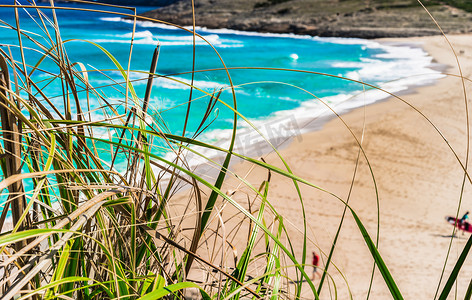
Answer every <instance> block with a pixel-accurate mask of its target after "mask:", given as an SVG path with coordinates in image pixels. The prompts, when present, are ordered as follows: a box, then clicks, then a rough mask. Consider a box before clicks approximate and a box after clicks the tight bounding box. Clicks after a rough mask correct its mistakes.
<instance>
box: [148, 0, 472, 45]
mask: <svg viewBox="0 0 472 300" xmlns="http://www.w3.org/2000/svg"><path fill="white" fill-rule="evenodd" d="M425 2H428V1H425ZM195 3H196V6H195V14H196V25H197V26H201V27H207V28H229V29H236V30H245V31H258V32H273V33H294V34H302V35H306V34H308V35H317V36H334V37H359V38H368V39H370V38H381V37H409V36H425V35H436V34H440V30H439V29H438V28H437V27H436V25H435V24H434V22H433V21H432V20H431V18H430V16H429V15H428V14H427V12H426V11H424V9H423V8H422V7H421V6H420V5H419V4H417V2H416V1H405V0H391V1H389V2H388V3H389V4H388V5H386V4H385V3H386V2H385V1H380V0H379V1H361V0H342V1H341V0H281V1H277V0H274V1H272V0H265V1H261V3H264V5H255V3H259V2H256V1H253V0H219V1H216V2H215V1H214V0H196V1H195ZM428 3H429V2H428ZM428 10H429V11H430V12H431V13H432V14H433V16H434V17H435V19H436V20H437V21H438V23H439V24H441V27H442V29H443V30H444V31H445V32H446V33H461V32H471V31H472V23H471V22H470V18H471V17H472V14H471V13H468V12H465V11H463V10H461V9H458V8H454V7H450V6H446V5H439V4H437V5H436V4H435V5H430V6H428ZM143 16H146V17H149V18H154V19H158V20H162V21H166V22H170V23H174V24H177V25H181V26H189V25H192V8H191V1H190V0H181V1H179V2H176V3H174V4H171V5H169V6H166V7H162V8H159V9H156V10H153V11H149V12H146V13H144V14H143Z"/></svg>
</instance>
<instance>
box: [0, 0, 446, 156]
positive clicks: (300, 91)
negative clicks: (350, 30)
mask: <svg viewBox="0 0 472 300" xmlns="http://www.w3.org/2000/svg"><path fill="white" fill-rule="evenodd" d="M0 4H11V1H5V0H0ZM58 6H59V5H58ZM60 6H62V7H67V8H72V9H75V8H85V9H107V10H110V8H105V7H99V6H94V5H83V4H81V5H79V4H63V3H61V4H60ZM147 9H150V8H146V7H141V8H139V11H138V12H140V11H145V10H147ZM114 11H116V12H123V13H127V12H129V11H126V10H119V9H114ZM43 13H44V14H45V15H46V16H48V17H50V18H51V17H52V14H51V11H50V10H47V9H45V10H43ZM56 13H57V18H58V22H59V26H60V27H59V28H60V32H61V36H62V39H63V40H64V41H66V43H65V48H66V50H67V55H68V58H69V60H70V61H71V62H82V63H83V64H85V67H86V68H87V69H88V70H89V71H90V72H89V79H90V82H91V83H92V85H94V86H107V85H111V84H114V83H115V82H121V81H123V77H121V75H120V72H118V71H116V70H114V71H113V70H111V71H103V72H94V71H93V70H96V69H100V70H104V69H116V66H115V65H114V64H113V63H112V61H111V60H110V59H109V57H108V56H107V55H106V54H105V53H104V52H103V51H102V50H100V49H99V48H98V47H97V46H96V45H93V44H91V43H88V42H85V41H82V40H87V41H90V42H93V43H96V44H98V45H100V46H101V47H103V48H105V49H106V50H107V51H109V52H110V53H111V54H112V55H113V56H114V57H115V58H116V59H117V60H118V62H119V63H120V64H121V65H122V66H123V67H124V68H125V69H126V68H127V66H128V57H129V53H130V45H131V37H132V30H133V24H132V22H131V21H129V20H124V19H122V18H120V16H118V15H113V14H106V13H98V12H83V11H75V10H57V11H56ZM0 19H1V20H3V21H4V22H6V23H8V24H10V25H13V26H15V17H14V11H13V9H12V8H5V7H3V8H1V7H0ZM38 21H39V18H38V16H37V12H36V11H35V10H32V9H28V10H26V11H25V10H21V9H20V26H21V28H22V29H23V30H26V31H28V32H31V33H34V35H35V38H36V39H39V40H42V41H43V42H44V44H48V41H47V38H46V36H47V35H46V33H45V32H42V31H41V30H40V29H39V27H38V24H37V23H36V22H38ZM7 27H8V26H2V27H0V36H1V44H2V46H1V48H2V49H3V50H4V51H6V52H8V51H11V52H12V53H13V56H14V57H15V58H16V60H18V61H20V60H21V56H20V53H19V51H18V47H17V45H18V37H17V32H16V31H15V30H12V29H9V28H7ZM197 31H198V33H199V34H201V35H202V36H204V37H205V39H207V40H208V41H209V42H211V43H212V45H213V46H214V47H215V49H216V50H217V51H218V53H219V55H220V56H221V58H222V60H223V61H224V63H225V64H226V66H227V67H228V68H235V67H257V68H286V69H296V70H306V71H313V72H320V73H327V74H332V75H335V76H342V77H345V78H348V79H353V80H362V81H364V82H367V83H370V84H373V85H376V86H380V87H382V88H385V89H387V90H388V91H390V92H393V93H395V92H399V91H401V90H404V89H406V88H408V86H411V85H416V84H427V83H429V82H431V81H432V80H434V79H435V78H438V76H439V74H438V72H436V71H433V70H431V69H430V68H429V66H430V64H431V57H429V56H428V55H427V54H426V53H425V52H424V51H422V50H421V49H420V48H417V47H411V46H408V45H403V46H398V45H397V46H392V45H385V44H379V43H377V42H375V41H367V40H361V39H342V38H318V37H308V36H294V35H288V34H287V35H280V34H279V35H277V34H259V33H247V32H235V31H231V30H226V29H219V30H207V29H204V28H198V30H197ZM49 32H50V33H52V32H53V31H52V30H49ZM192 39H193V37H192V35H191V34H190V33H188V32H185V31H183V30H180V29H175V28H173V27H170V26H166V25H161V24H157V23H150V22H138V24H137V26H136V30H135V35H134V43H133V47H132V56H131V70H133V71H136V72H132V73H131V74H130V77H131V79H133V80H139V79H141V78H146V77H147V76H146V75H145V74H143V73H139V71H141V72H146V71H148V70H149V66H150V63H151V58H152V54H153V51H154V49H155V48H156V46H157V45H158V44H159V45H160V55H159V61H158V65H157V73H158V74H160V75H171V76H169V78H159V79H157V80H155V81H154V85H153V91H152V94H151V102H150V109H149V112H148V113H149V115H150V116H151V117H154V118H155V119H157V118H161V119H162V120H163V121H162V122H161V128H162V130H164V131H169V132H172V133H174V134H181V133H182V130H183V121H184V119H185V114H186V110H187V106H186V103H187V102H188V101H189V97H190V87H189V86H188V85H186V84H185V83H187V84H189V83H190V79H191V76H190V75H189V74H188V72H190V71H191V70H192V49H193V48H192V45H193V41H192ZM22 41H23V43H24V46H25V47H27V50H25V54H26V62H27V64H29V65H34V64H35V63H36V62H37V61H38V59H39V58H40V56H41V53H43V52H44V50H41V49H39V48H38V46H37V45H34V44H33V43H31V42H29V41H28V40H27V39H25V38H23V39H22ZM8 46H9V47H8ZM222 67H223V64H222V62H221V61H220V59H219V57H218V56H217V54H216V52H215V51H214V50H213V49H212V48H211V47H210V46H209V45H208V44H206V43H205V42H204V41H202V40H201V39H198V38H197V40H196V61H195V69H196V70H207V69H215V68H216V69H218V68H222ZM41 68H42V70H43V72H36V73H35V74H34V76H33V77H35V79H36V80H46V79H48V78H50V77H51V74H58V73H59V71H58V68H57V66H56V65H55V64H54V63H53V62H51V61H49V60H48V59H46V60H45V61H44V62H42V64H41ZM182 73H187V74H182ZM229 73H230V75H231V79H232V81H233V84H234V85H235V86H237V88H236V90H235V91H236V99H237V105H238V111H239V112H240V113H241V114H243V115H244V116H245V117H247V118H248V119H250V120H251V122H254V124H256V125H257V126H258V127H259V128H261V131H262V133H263V134H265V135H266V136H267V137H268V138H269V139H270V140H271V141H272V142H273V143H274V144H275V145H278V144H279V141H283V140H285V138H287V137H289V136H291V135H294V134H299V133H303V132H305V131H308V130H313V129H314V128H316V126H314V125H313V122H312V121H313V120H315V119H319V118H321V117H322V116H326V115H329V114H332V113H330V112H329V110H328V109H327V107H326V106H325V104H323V103H322V102H321V101H323V102H324V103H326V104H328V105H329V106H330V107H331V108H332V109H334V110H335V111H336V112H339V113H341V112H344V111H346V110H347V109H351V108H354V107H358V106H361V105H365V104H369V103H372V102H375V101H378V100H380V99H383V98H385V97H386V96H387V95H386V94H385V93H382V92H378V91H370V92H367V93H362V91H363V90H365V87H363V86H362V85H361V84H359V83H356V82H353V81H349V80H343V79H339V78H331V77H328V76H323V75H315V74H307V73H300V72H290V71H274V70H251V69H244V70H235V69H231V70H230V71H229ZM174 74H177V75H174ZM46 82H47V81H44V89H43V91H44V92H45V93H46V94H48V95H49V96H51V95H60V94H61V86H60V83H59V81H55V82H52V83H48V84H46ZM239 85H241V86H239ZM133 86H134V88H135V89H136V92H137V95H138V96H139V97H143V96H144V91H145V86H146V81H145V80H142V81H136V82H134V83H133ZM194 86H195V87H196V88H198V89H200V90H202V91H205V92H208V93H212V92H214V91H218V90H219V89H225V88H227V87H228V86H229V79H228V76H227V74H226V73H225V72H224V71H221V70H219V71H205V72H198V73H196V74H195V78H194ZM123 91H124V89H119V90H116V89H114V88H110V87H103V88H102V93H103V95H104V96H105V98H106V99H107V100H108V102H109V103H110V104H112V105H113V106H114V107H115V109H116V110H117V112H119V113H124V112H125V103H124V100H123V99H124V96H123ZM81 95H83V97H84V98H83V99H81V101H83V102H84V106H85V103H86V97H85V93H82V94H81ZM202 96H205V94H204V93H203V92H201V91H198V90H196V89H194V90H193V94H192V100H193V101H192V106H191V111H190V118H189V124H188V128H187V131H186V135H187V136H193V135H194V133H195V131H196V130H197V128H198V126H199V124H200V122H201V119H202V115H203V114H204V112H205V110H206V109H207V106H208V101H209V97H202ZM53 99H55V100H54V101H55V102H54V104H55V105H57V106H58V107H62V108H63V100H62V98H61V97H57V98H53ZM220 99H221V100H222V101H224V102H225V103H227V104H229V105H230V106H232V105H233V99H232V94H231V93H230V92H229V91H228V90H227V89H226V90H225V91H223V92H222V94H221V97H220ZM102 105H103V103H102V102H101V101H99V100H98V99H95V98H92V99H90V109H91V112H90V116H91V118H92V119H93V120H100V119H103V118H105V116H104V113H103V112H102V111H101V110H99V108H100V107H101V106H102ZM232 118H233V112H232V111H231V110H230V109H228V108H227V107H226V106H225V105H224V104H222V103H217V104H216V106H215V109H214V110H213V112H212V114H211V115H210V120H209V121H208V122H207V123H206V124H205V125H208V124H209V123H210V121H211V124H210V125H209V127H208V129H207V130H206V131H205V133H204V134H203V135H201V136H200V137H201V139H203V140H205V141H210V142H219V143H221V144H224V143H225V141H226V142H227V139H228V136H229V134H228V130H229V129H230V128H232V124H233V121H232ZM238 126H239V128H240V133H239V134H238V145H237V147H238V149H239V151H240V152H246V153H249V152H251V151H254V149H259V151H262V150H260V149H261V148H260V147H259V146H258V145H260V142H261V138H260V137H258V136H257V134H256V135H254V132H253V131H249V130H247V128H248V127H249V126H248V124H246V122H245V121H243V120H241V119H239V125H238ZM97 132H98V134H100V132H99V131H97ZM103 135H104V136H107V135H106V132H103ZM251 149H252V150H251ZM156 151H161V152H165V151H166V150H163V149H157V150H156ZM256 152H257V151H256ZM257 154H259V153H257ZM104 156H106V154H104ZM103 159H106V158H105V157H104V158H103Z"/></svg>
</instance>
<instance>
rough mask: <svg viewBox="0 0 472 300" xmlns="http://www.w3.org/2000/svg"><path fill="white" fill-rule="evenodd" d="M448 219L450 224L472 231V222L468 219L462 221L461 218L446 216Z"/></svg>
mask: <svg viewBox="0 0 472 300" xmlns="http://www.w3.org/2000/svg"><path fill="white" fill-rule="evenodd" d="M446 221H447V222H448V223H449V224H451V225H453V226H456V227H457V228H458V229H460V230H463V231H465V232H472V224H470V223H469V222H467V221H464V222H462V223H461V219H456V218H454V217H446Z"/></svg>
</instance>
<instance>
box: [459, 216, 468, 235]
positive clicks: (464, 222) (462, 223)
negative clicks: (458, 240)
mask: <svg viewBox="0 0 472 300" xmlns="http://www.w3.org/2000/svg"><path fill="white" fill-rule="evenodd" d="M467 220H469V212H468V211H467V212H466V213H465V214H464V215H463V216H462V218H461V220H460V224H461V226H463V227H464V230H467V231H468V230H469V223H467V222H466V221H467ZM462 233H464V232H462Z"/></svg>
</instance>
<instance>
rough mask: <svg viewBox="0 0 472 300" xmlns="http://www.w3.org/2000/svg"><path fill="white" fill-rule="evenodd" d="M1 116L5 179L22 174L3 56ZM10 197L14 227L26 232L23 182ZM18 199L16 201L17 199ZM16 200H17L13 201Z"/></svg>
mask: <svg viewBox="0 0 472 300" xmlns="http://www.w3.org/2000/svg"><path fill="white" fill-rule="evenodd" d="M0 68H1V73H0V102H1V103H2V105H1V106H0V116H1V121H2V133H3V144H4V148H5V153H6V156H5V166H6V170H5V171H6V173H5V178H8V177H10V176H13V175H18V174H20V173H21V157H22V154H21V134H20V130H19V127H18V122H19V120H18V119H17V118H16V117H15V115H14V114H13V113H12V112H11V111H9V110H8V109H6V107H8V106H9V104H8V102H7V100H6V99H10V102H13V99H12V96H11V94H10V91H11V89H10V78H9V73H8V65H7V62H6V60H5V57H3V55H0ZM8 191H9V196H8V199H9V200H8V201H9V202H11V204H10V205H11V209H12V219H13V225H14V226H17V225H19V230H24V229H26V228H28V227H30V225H31V220H30V218H29V215H28V216H27V217H26V219H25V222H24V223H22V224H18V222H19V220H20V218H21V215H22V214H23V213H24V211H25V207H26V197H25V195H24V188H23V182H22V181H17V182H15V183H14V184H12V185H11V186H9V187H8ZM15 198H16V199H15ZM13 199H15V200H13ZM25 245H26V242H25V241H21V242H18V243H17V244H16V245H15V249H16V250H17V251H18V250H19V249H21V248H23V247H24V246H25Z"/></svg>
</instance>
